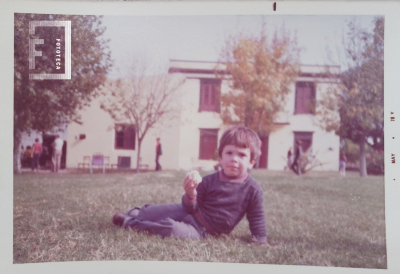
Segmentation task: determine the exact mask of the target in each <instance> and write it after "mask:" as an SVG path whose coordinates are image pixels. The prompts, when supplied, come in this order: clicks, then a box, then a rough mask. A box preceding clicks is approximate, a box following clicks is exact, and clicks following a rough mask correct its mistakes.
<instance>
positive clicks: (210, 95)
mask: <svg viewBox="0 0 400 274" xmlns="http://www.w3.org/2000/svg"><path fill="white" fill-rule="evenodd" d="M220 87H221V81H220V80H216V79H201V80H200V108H199V109H200V111H215V112H219V110H220V100H219V98H220V90H221V88H220Z"/></svg>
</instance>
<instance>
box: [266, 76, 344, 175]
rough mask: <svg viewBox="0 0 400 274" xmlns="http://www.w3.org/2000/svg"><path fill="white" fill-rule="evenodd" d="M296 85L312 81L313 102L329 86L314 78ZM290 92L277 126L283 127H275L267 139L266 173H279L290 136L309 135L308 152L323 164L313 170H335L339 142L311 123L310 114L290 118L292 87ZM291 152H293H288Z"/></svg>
mask: <svg viewBox="0 0 400 274" xmlns="http://www.w3.org/2000/svg"><path fill="white" fill-rule="evenodd" d="M297 80H298V81H314V83H315V85H316V99H317V100H320V99H321V95H322V94H323V93H325V92H326V91H327V89H328V87H329V85H330V83H329V82H327V81H326V82H325V81H321V79H316V78H311V79H310V78H304V77H299V78H298V79H297ZM291 90H292V92H291V93H290V94H289V95H288V97H287V101H286V105H285V107H284V109H285V111H284V112H282V113H280V115H279V120H278V122H280V123H283V124H282V125H278V126H276V127H275V130H274V131H272V132H271V133H270V135H269V145H268V148H269V150H268V169H271V170H283V169H284V167H285V165H286V161H285V159H286V157H287V152H288V150H289V148H292V149H293V145H294V132H312V133H313V135H312V152H313V154H315V155H316V158H317V159H318V160H319V161H320V162H321V163H322V164H323V165H322V166H319V167H316V168H314V169H315V170H338V169H339V148H340V138H339V136H337V135H335V134H334V133H333V132H326V131H325V130H323V129H321V128H320V127H318V126H317V124H316V123H315V119H316V117H315V115H313V114H297V115H294V108H295V84H293V85H292V86H291ZM292 152H293V150H292Z"/></svg>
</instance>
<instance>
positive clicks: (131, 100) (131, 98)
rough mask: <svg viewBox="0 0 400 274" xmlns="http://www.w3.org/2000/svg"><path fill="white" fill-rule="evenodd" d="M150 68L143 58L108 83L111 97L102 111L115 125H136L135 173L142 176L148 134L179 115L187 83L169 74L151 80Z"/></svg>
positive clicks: (103, 102) (105, 102) (154, 76)
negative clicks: (180, 96) (180, 93)
mask: <svg viewBox="0 0 400 274" xmlns="http://www.w3.org/2000/svg"><path fill="white" fill-rule="evenodd" d="M150 68H151V66H150V65H149V62H146V61H144V59H143V58H142V59H140V58H136V59H134V60H133V61H132V62H130V65H129V67H128V69H127V70H125V71H126V75H125V77H124V78H122V79H118V80H115V81H109V82H108V84H107V85H106V88H105V92H106V93H107V94H108V97H107V99H104V100H103V101H102V102H101V108H102V109H103V110H105V111H107V112H108V113H109V114H110V115H111V117H112V118H113V120H114V121H115V122H126V121H129V122H130V123H131V124H132V125H133V127H134V129H135V136H137V141H138V150H137V160H136V172H140V151H141V144H142V142H143V139H144V138H145V136H146V134H147V133H148V131H149V130H150V129H151V128H154V127H155V126H156V125H162V124H163V123H165V122H166V121H171V120H172V119H173V118H174V117H176V115H177V114H178V105H177V104H176V102H174V101H175V99H176V98H177V95H178V94H177V90H178V88H179V86H180V85H181V84H182V83H183V82H184V79H182V78H177V77H175V78H172V75H170V74H166V73H164V74H158V75H152V76H149V72H150Z"/></svg>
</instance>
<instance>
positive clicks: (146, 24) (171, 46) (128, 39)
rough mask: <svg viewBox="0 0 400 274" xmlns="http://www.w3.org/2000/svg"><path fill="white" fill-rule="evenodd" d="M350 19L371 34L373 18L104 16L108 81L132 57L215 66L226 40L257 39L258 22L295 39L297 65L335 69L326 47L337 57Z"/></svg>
mask: <svg viewBox="0 0 400 274" xmlns="http://www.w3.org/2000/svg"><path fill="white" fill-rule="evenodd" d="M352 18H356V21H357V22H358V23H359V24H360V26H361V27H362V28H365V29H366V30H370V31H372V29H373V19H374V16H332V15H330V16H312V15H310V16H298V15H291V16H290V15H289V16H288V15H286V16H279V15H278V16H277V15H269V16H265V15H264V16H261V15H250V16H220V15H212V16H105V17H104V18H103V25H104V26H106V27H107V30H106V32H105V34H104V36H105V38H106V39H110V43H109V46H110V49H111V54H112V58H113V60H114V61H115V63H114V70H113V72H112V73H111V75H112V77H113V76H117V75H119V73H118V72H117V71H116V68H121V69H123V67H124V66H126V65H127V63H128V61H127V60H129V59H130V58H132V57H134V56H146V58H147V59H148V60H149V61H150V63H151V64H153V65H157V66H161V67H167V65H168V62H169V60H171V59H175V60H191V61H217V60H218V58H219V54H220V51H221V48H222V46H223V44H224V41H225V39H226V38H227V37H228V36H229V35H235V34H238V33H240V32H242V33H249V34H259V33H260V31H261V26H262V22H263V21H264V22H265V23H266V25H267V33H268V34H269V35H271V34H272V33H273V32H274V31H275V30H276V29H280V28H281V27H282V26H283V25H284V26H285V29H286V30H288V31H289V32H290V34H291V35H292V37H294V36H295V35H296V37H297V41H298V45H299V47H300V48H301V49H302V50H301V53H300V61H301V63H302V64H307V65H325V64H332V65H334V64H335V62H332V61H331V60H328V58H327V51H326V48H327V46H329V47H330V48H331V50H332V51H333V52H337V50H336V48H337V47H338V46H340V43H341V39H342V36H343V34H345V31H346V26H347V22H348V21H349V20H351V19H352ZM335 60H336V61H337V58H335V59H334V61H335ZM336 64H337V62H336Z"/></svg>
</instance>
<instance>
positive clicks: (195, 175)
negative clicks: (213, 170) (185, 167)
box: [186, 170, 203, 185]
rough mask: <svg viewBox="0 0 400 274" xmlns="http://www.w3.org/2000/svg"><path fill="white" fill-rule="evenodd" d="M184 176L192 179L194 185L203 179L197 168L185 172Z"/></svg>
mask: <svg viewBox="0 0 400 274" xmlns="http://www.w3.org/2000/svg"><path fill="white" fill-rule="evenodd" d="M186 177H189V179H192V180H193V181H194V182H195V183H196V185H197V184H199V183H200V182H201V180H203V179H202V178H201V176H200V174H199V172H198V171H197V170H191V171H189V172H188V173H186Z"/></svg>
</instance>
